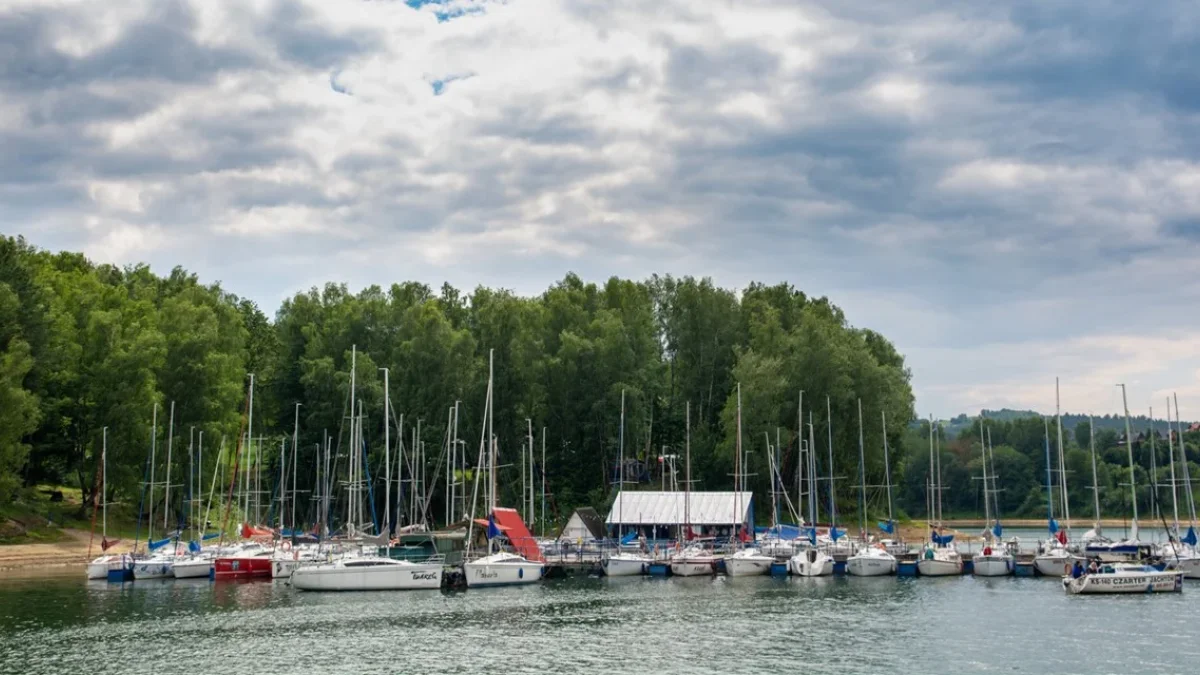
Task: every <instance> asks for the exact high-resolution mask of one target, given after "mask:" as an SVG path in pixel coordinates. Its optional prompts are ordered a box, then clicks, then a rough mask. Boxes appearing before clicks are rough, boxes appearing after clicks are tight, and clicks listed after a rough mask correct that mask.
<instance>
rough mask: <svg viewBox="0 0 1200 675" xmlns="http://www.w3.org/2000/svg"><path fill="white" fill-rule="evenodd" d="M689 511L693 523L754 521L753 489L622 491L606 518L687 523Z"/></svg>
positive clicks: (635, 522)
mask: <svg viewBox="0 0 1200 675" xmlns="http://www.w3.org/2000/svg"><path fill="white" fill-rule="evenodd" d="M685 496H690V497H691V499H690V503H689V504H688V508H687V511H686V514H687V518H688V522H690V523H691V524H692V525H733V524H734V523H739V522H740V523H742V524H747V523H751V522H753V516H754V510H753V505H752V503H753V499H754V494H753V493H751V492H692V493H690V495H688V493H685V492H643V491H641V490H638V491H621V492H619V493H618V494H617V498H616V500H615V501H614V502H613V506H612V509H611V510H610V511H609V512H608V518H606V519H605V521H604V522H605V523H606V524H607V525H684V524H685V521H684V514H685V511H684V501H685Z"/></svg>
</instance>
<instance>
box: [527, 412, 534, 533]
mask: <svg viewBox="0 0 1200 675" xmlns="http://www.w3.org/2000/svg"><path fill="white" fill-rule="evenodd" d="M525 435H526V437H527V438H528V439H529V511H528V513H529V524H530V525H533V524H534V523H536V522H537V511H536V510H534V507H535V504H534V501H533V498H534V495H535V494H536V490H535V489H534V482H533V419H531V418H529V417H526V418H525Z"/></svg>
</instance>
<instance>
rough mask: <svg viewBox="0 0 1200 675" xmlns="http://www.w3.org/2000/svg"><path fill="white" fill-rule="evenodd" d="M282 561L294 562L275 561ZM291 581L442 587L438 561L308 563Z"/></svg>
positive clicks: (305, 587) (308, 586) (345, 586)
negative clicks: (360, 564) (362, 564)
mask: <svg viewBox="0 0 1200 675" xmlns="http://www.w3.org/2000/svg"><path fill="white" fill-rule="evenodd" d="M275 562H276V564H278V563H281V562H294V561H279V560H277V561H275ZM291 584H292V586H293V587H294V588H297V589H299V590H302V591H415V590H429V589H434V590H436V589H439V588H441V587H442V566H441V564H430V565H423V564H412V565H379V566H376V567H341V566H337V565H309V566H303V567H298V568H295V569H294V571H293V572H292V573H291Z"/></svg>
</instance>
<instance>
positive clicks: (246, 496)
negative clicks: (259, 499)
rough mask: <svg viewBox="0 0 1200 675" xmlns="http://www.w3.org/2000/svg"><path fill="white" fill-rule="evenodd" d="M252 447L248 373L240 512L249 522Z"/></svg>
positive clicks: (251, 380)
mask: <svg viewBox="0 0 1200 675" xmlns="http://www.w3.org/2000/svg"><path fill="white" fill-rule="evenodd" d="M253 447H254V373H250V407H249V409H248V411H247V419H246V450H245V453H244V454H245V455H246V462H245V464H246V468H245V470H244V472H243V474H242V475H243V479H242V499H243V501H245V503H246V506H245V508H244V509H243V510H242V518H243V519H244V520H245V521H246V522H249V521H250V450H251V449H252V448H253Z"/></svg>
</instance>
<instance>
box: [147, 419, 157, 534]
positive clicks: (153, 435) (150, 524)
mask: <svg viewBox="0 0 1200 675" xmlns="http://www.w3.org/2000/svg"><path fill="white" fill-rule="evenodd" d="M157 449H158V402H157V401H155V402H154V411H153V412H152V413H151V417H150V485H149V487H150V496H149V498H148V499H147V501H149V502H150V514H149V515H148V516H147V517H146V541H147V542H152V541H154V454H155V451H156V450H157ZM147 550H149V543H147Z"/></svg>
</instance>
